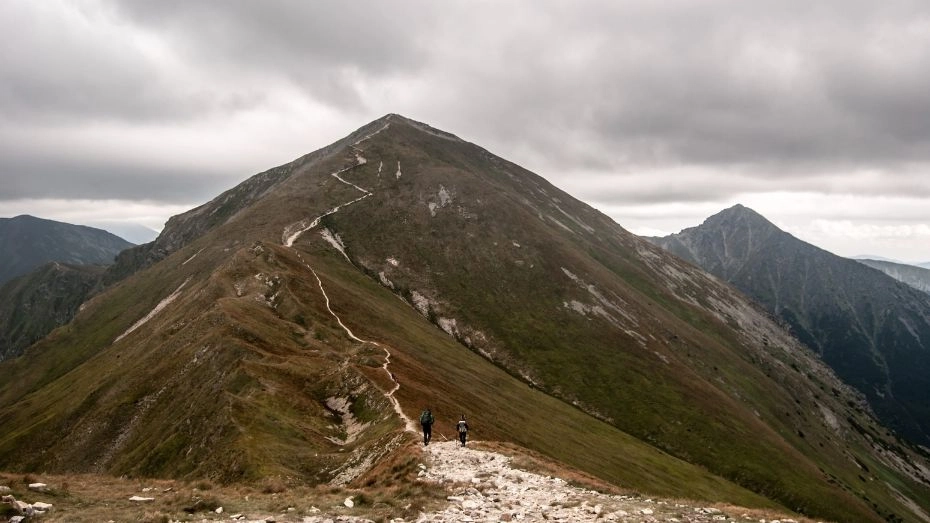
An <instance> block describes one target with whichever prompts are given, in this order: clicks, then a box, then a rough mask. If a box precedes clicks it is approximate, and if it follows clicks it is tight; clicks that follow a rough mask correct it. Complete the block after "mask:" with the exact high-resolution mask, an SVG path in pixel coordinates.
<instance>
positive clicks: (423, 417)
mask: <svg viewBox="0 0 930 523" xmlns="http://www.w3.org/2000/svg"><path fill="white" fill-rule="evenodd" d="M420 424H421V425H432V424H433V414H432V413H431V412H430V411H428V410H424V411H423V414H420Z"/></svg>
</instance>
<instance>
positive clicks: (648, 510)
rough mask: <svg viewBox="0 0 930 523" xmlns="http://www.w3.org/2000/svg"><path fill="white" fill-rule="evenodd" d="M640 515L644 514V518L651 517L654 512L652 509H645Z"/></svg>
mask: <svg viewBox="0 0 930 523" xmlns="http://www.w3.org/2000/svg"><path fill="white" fill-rule="evenodd" d="M639 513H640V514H642V515H644V516H651V515H652V514H654V512H653V510H652V509H651V508H644V509H642V510H640V511H639Z"/></svg>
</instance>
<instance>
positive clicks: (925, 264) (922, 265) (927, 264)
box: [917, 262, 930, 269]
mask: <svg viewBox="0 0 930 523" xmlns="http://www.w3.org/2000/svg"><path fill="white" fill-rule="evenodd" d="M917 266H918V267H921V268H923V269H930V262H927V263H918V264H917Z"/></svg>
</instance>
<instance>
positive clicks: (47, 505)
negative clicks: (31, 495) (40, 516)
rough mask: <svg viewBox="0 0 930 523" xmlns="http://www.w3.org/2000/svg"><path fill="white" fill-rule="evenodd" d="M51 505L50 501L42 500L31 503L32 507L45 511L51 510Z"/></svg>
mask: <svg viewBox="0 0 930 523" xmlns="http://www.w3.org/2000/svg"><path fill="white" fill-rule="evenodd" d="M53 506H54V505H52V504H51V503H44V502H42V501H37V502H35V503H33V504H32V508H34V509H36V510H43V511H45V512H48V511H49V510H51V509H52V507H53Z"/></svg>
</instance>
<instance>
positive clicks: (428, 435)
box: [420, 407, 436, 446]
mask: <svg viewBox="0 0 930 523" xmlns="http://www.w3.org/2000/svg"><path fill="white" fill-rule="evenodd" d="M434 421H436V420H435V419H434V418H433V413H432V412H430V410H429V407H427V408H426V409H425V410H424V411H423V413H422V414H420V425H421V426H422V427H423V445H424V446H426V445H429V440H430V439H432V438H433V422H434Z"/></svg>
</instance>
